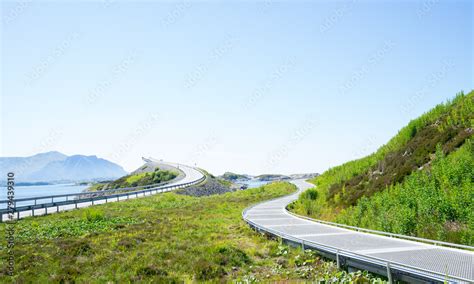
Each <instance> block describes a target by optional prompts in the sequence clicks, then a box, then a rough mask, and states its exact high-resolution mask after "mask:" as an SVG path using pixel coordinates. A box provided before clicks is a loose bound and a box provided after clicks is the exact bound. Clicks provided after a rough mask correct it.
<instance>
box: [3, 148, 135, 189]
mask: <svg viewBox="0 0 474 284" xmlns="http://www.w3.org/2000/svg"><path fill="white" fill-rule="evenodd" d="M10 171H11V172H14V173H15V176H16V181H17V182H60V181H68V182H75V181H89V180H105V179H115V178H118V177H121V176H123V175H126V174H127V172H126V171H125V170H124V169H123V168H122V167H121V166H119V165H117V164H114V163H112V162H110V161H107V160H105V159H101V158H98V157H97V156H84V155H73V156H66V155H64V154H62V153H59V152H56V151H52V152H47V153H40V154H36V155H34V156H30V157H0V174H1V177H0V180H5V177H6V174H7V172H10Z"/></svg>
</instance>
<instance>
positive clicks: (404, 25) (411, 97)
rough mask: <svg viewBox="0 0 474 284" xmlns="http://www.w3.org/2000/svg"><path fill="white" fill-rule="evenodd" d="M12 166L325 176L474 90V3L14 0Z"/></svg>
mask: <svg viewBox="0 0 474 284" xmlns="http://www.w3.org/2000/svg"><path fill="white" fill-rule="evenodd" d="M1 10H2V11H1V17H2V19H1V24H2V26H1V34H0V40H1V53H0V54H1V60H0V62H1V63H0V65H1V74H0V78H1V97H0V98H1V100H0V105H1V114H0V120H1V123H0V125H1V126H0V127H1V128H0V133H1V139H0V140H1V144H0V150H1V152H0V156H2V157H5V156H28V155H33V154H36V153H39V152H45V151H52V150H56V151H60V152H63V153H65V154H67V155H72V154H84V155H97V156H99V157H101V158H105V159H108V160H110V161H113V162H116V163H118V164H120V165H122V166H123V167H124V168H125V169H126V170H128V171H131V170H133V169H135V168H137V167H139V166H140V165H141V164H142V161H141V157H142V156H144V157H149V156H151V157H154V158H157V159H163V160H165V161H172V162H178V163H183V164H188V165H197V166H199V167H201V168H204V169H206V170H209V171H210V172H212V173H214V174H221V173H223V172H225V171H233V172H238V173H248V174H261V173H283V174H291V173H302V172H322V171H324V170H326V169H328V168H330V167H333V166H336V165H339V164H341V163H344V162H346V161H349V160H352V159H356V158H360V157H363V156H365V155H367V154H370V153H372V152H373V151H375V150H376V149H377V148H378V147H380V146H381V145H383V144H385V143H386V142H387V141H388V140H389V139H390V138H391V137H393V136H394V135H395V134H396V133H397V132H398V130H399V129H401V128H402V127H403V126H404V125H406V124H407V123H408V122H409V121H410V120H411V119H413V118H416V117H417V116H419V115H420V114H422V113H424V112H425V111H427V110H429V109H430V108H432V107H433V106H435V105H436V104H438V103H441V102H444V101H446V100H447V99H449V98H452V97H454V96H455V95H456V93H458V92H460V91H464V92H469V91H471V90H472V89H473V83H474V80H473V79H474V77H473V50H474V49H473V42H472V39H473V36H474V34H473V3H472V2H471V1H432V0H429V1H386V2H383V1H382V2H380V1H334V2H329V1H327V2H326V1H306V2H301V1H287V2H286V1H282V2H278V1H259V2H253V1H234V2H225V3H224V2H218V1H212V2H211V1H209V2H204V1H203V2H194V1H191V2H173V1H168V2H163V1H141V2H140V1H139V2H132V1H113V0H108V1H63V2H61V1H48V2H47V1H26V2H13V1H2V4H1Z"/></svg>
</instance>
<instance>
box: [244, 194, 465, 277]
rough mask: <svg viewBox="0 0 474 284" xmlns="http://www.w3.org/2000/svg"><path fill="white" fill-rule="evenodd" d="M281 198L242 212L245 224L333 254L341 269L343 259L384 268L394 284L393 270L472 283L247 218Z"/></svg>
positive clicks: (306, 247) (304, 247) (309, 247)
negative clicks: (253, 212)
mask: <svg viewBox="0 0 474 284" xmlns="http://www.w3.org/2000/svg"><path fill="white" fill-rule="evenodd" d="M299 192H300V191H298V192H296V193H293V194H299ZM293 194H290V195H287V196H286V197H288V196H291V195H293ZM280 198H283V197H278V198H273V199H270V200H265V201H262V202H259V203H257V204H254V205H252V206H250V207H248V208H246V209H245V210H244V211H243V212H242V218H243V220H244V221H245V222H247V223H248V224H249V225H250V226H251V227H253V228H255V229H257V230H258V231H263V232H267V233H269V234H271V235H274V236H276V237H279V238H281V239H283V240H287V241H290V242H293V243H297V244H301V246H302V248H303V249H316V250H318V251H322V252H326V253H330V254H333V255H334V256H335V259H336V262H337V266H338V268H340V265H339V264H340V259H341V258H342V257H345V258H349V259H353V260H357V261H361V262H366V263H369V264H372V265H377V266H380V267H383V268H384V269H386V273H387V277H388V279H389V282H390V283H392V276H391V275H392V271H393V270H396V271H401V272H405V273H407V274H412V275H416V276H418V277H423V278H427V279H433V280H435V281H440V282H445V283H446V281H451V282H453V281H461V282H463V283H464V282H465V283H472V279H466V278H463V277H458V276H452V275H447V274H443V273H440V272H437V271H432V270H428V269H423V268H419V267H414V266H411V265H407V264H403V263H399V262H395V261H387V260H385V259H381V258H377V257H373V256H369V255H363V254H358V253H355V252H351V251H348V250H344V249H340V248H337V247H333V246H328V245H324V244H321V243H318V242H314V241H308V240H303V239H301V238H298V237H294V236H291V235H288V234H285V233H283V232H279V231H276V230H273V229H271V228H267V227H265V226H262V225H258V224H256V223H255V222H253V221H251V220H249V219H248V218H247V217H246V214H247V212H248V211H249V210H250V209H252V208H254V207H255V206H258V205H260V204H262V203H266V202H269V201H273V200H277V199H280ZM285 210H286V208H285ZM287 212H288V210H287ZM290 214H291V213H290ZM292 215H295V214H292ZM295 217H299V216H298V215H295ZM304 219H309V220H311V218H304ZM311 221H313V220H311ZM335 224H336V223H335Z"/></svg>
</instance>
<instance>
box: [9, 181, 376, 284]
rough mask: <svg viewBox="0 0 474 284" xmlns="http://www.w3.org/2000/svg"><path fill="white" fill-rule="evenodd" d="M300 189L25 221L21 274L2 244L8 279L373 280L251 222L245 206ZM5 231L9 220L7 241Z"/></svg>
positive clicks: (20, 236) (123, 205)
mask: <svg viewBox="0 0 474 284" xmlns="http://www.w3.org/2000/svg"><path fill="white" fill-rule="evenodd" d="M294 190H295V187H294V186H293V185H291V184H289V183H275V184H271V185H267V186H264V187H260V188H254V189H249V190H245V191H237V192H232V193H226V194H222V195H214V196H208V197H201V198H197V197H191V196H184V195H177V194H175V193H171V192H170V193H165V194H160V195H155V196H150V197H147V198H142V199H132V200H128V201H124V202H117V203H109V204H104V205H98V206H95V207H93V208H88V209H79V210H75V211H69V212H63V213H58V214H53V215H49V216H43V217H35V218H27V219H23V220H20V221H19V222H18V223H17V225H16V246H15V248H14V253H15V259H16V273H17V274H16V276H15V278H14V279H10V278H8V277H9V276H7V275H6V274H5V273H6V265H5V260H6V250H4V249H2V250H0V269H1V270H0V282H1V283H5V282H10V280H13V281H15V282H17V283H30V282H36V283H50V282H53V283H57V282H78V283H91V282H94V283H95V282H99V283H110V282H113V283H130V282H144V283H157V282H159V283H162V282H165V283H168V282H180V283H181V282H189V281H199V282H201V281H212V282H217V281H227V280H230V279H236V280H241V281H245V282H253V281H256V280H285V279H312V280H316V279H326V280H327V283H331V282H337V283H340V282H349V281H360V283H366V282H368V281H369V279H372V280H373V278H371V277H370V276H369V275H368V274H366V273H362V272H356V273H346V272H344V271H340V270H337V268H336V265H335V264H334V263H333V262H329V261H325V260H323V259H321V258H320V257H319V256H318V255H317V254H316V253H315V252H312V251H302V250H301V249H296V248H289V247H287V246H285V245H282V244H281V243H279V242H278V241H269V240H268V239H266V237H264V236H263V235H260V234H257V233H256V232H254V231H252V230H251V229H250V227H249V226H248V225H246V224H245V223H244V222H243V220H242V217H241V214H242V210H243V209H244V208H245V207H247V206H249V205H250V204H252V203H254V202H258V201H262V200H266V199H270V198H274V197H277V196H281V195H285V194H289V193H291V192H294ZM4 234H5V224H4V223H2V224H0V239H2V240H5V235H4ZM2 245H4V242H3V241H2Z"/></svg>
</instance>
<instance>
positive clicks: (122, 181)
mask: <svg viewBox="0 0 474 284" xmlns="http://www.w3.org/2000/svg"><path fill="white" fill-rule="evenodd" d="M177 176H178V173H176V172H174V171H167V170H161V169H159V168H156V169H155V170H154V171H153V172H146V173H139V174H133V175H126V176H123V177H121V178H119V179H117V180H114V181H112V182H100V183H96V184H94V185H92V186H90V187H89V188H88V189H87V190H88V191H100V190H108V189H117V188H127V187H135V186H144V185H150V184H156V183H162V182H166V181H170V180H172V179H174V178H176V177H177Z"/></svg>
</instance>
